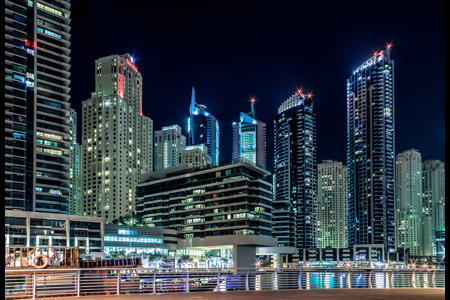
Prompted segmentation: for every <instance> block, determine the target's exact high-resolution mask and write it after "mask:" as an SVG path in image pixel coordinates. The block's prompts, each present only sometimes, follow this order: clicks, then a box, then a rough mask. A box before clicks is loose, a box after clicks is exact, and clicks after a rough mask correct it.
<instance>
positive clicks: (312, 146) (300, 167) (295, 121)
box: [273, 91, 318, 248]
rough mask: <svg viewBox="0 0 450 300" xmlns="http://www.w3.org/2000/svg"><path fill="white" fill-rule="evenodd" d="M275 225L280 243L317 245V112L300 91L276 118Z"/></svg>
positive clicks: (308, 98)
mask: <svg viewBox="0 0 450 300" xmlns="http://www.w3.org/2000/svg"><path fill="white" fill-rule="evenodd" d="M274 148H275V149H274V184H273V189H274V203H273V205H274V213H273V214H274V224H273V232H274V235H275V236H276V237H278V244H279V246H291V247H297V248H316V247H317V238H318V236H317V205H316V180H317V162H316V113H315V110H314V109H313V102H312V99H311V94H309V95H305V94H304V93H301V91H299V92H298V93H296V94H295V95H292V96H291V97H289V98H288V99H287V100H286V101H285V102H283V104H282V105H281V106H280V107H279V109H278V115H277V116H276V117H275V120H274Z"/></svg>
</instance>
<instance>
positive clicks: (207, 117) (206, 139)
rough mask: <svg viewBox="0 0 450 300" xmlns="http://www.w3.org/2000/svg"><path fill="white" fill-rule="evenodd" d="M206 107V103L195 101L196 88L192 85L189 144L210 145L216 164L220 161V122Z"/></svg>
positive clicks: (209, 152) (209, 148) (209, 149)
mask: <svg viewBox="0 0 450 300" xmlns="http://www.w3.org/2000/svg"><path fill="white" fill-rule="evenodd" d="M205 109H206V106H205V105H202V104H198V103H197V102H195V90H194V87H192V95H191V106H190V108H189V113H190V116H189V119H188V145H189V146H191V145H199V144H204V145H205V146H206V147H208V154H209V156H211V163H212V164H213V165H215V164H218V163H219V122H218V121H217V120H216V118H215V117H214V116H213V115H212V114H210V113H209V112H207V111H206V110H205Z"/></svg>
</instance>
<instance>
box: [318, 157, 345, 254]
mask: <svg viewBox="0 0 450 300" xmlns="http://www.w3.org/2000/svg"><path fill="white" fill-rule="evenodd" d="M317 206H318V207H319V222H318V224H319V246H320V248H327V247H330V248H347V246H348V237H347V233H348V232H347V231H348V228H347V222H348V193H347V167H346V166H344V165H342V163H341V162H337V161H332V160H325V161H324V162H323V163H321V164H319V165H318V174H317Z"/></svg>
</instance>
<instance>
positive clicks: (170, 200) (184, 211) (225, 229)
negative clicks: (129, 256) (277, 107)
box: [136, 162, 277, 267]
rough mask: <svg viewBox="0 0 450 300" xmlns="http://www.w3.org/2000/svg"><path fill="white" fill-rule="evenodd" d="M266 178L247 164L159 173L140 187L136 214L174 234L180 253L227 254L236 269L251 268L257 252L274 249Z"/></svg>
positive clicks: (183, 168) (251, 165)
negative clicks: (216, 252)
mask: <svg viewBox="0 0 450 300" xmlns="http://www.w3.org/2000/svg"><path fill="white" fill-rule="evenodd" d="M269 175H270V173H268V172H267V171H265V170H263V169H261V168H259V167H257V166H255V165H253V164H249V163H245V162H238V163H234V164H230V165H224V166H220V167H215V168H206V169H202V170H195V169H192V168H190V167H186V166H178V167H174V168H171V169H166V170H163V171H157V172H154V173H150V174H147V175H145V176H143V178H142V182H141V183H140V184H139V185H138V188H137V195H138V201H137V202H136V211H137V212H138V214H140V215H142V216H143V219H144V221H145V222H146V223H147V224H149V225H151V226H155V227H162V228H168V229H175V230H177V232H178V249H190V250H208V249H210V250H212V249H222V250H225V249H229V250H230V251H232V252H233V259H234V262H233V263H234V266H235V267H236V264H237V265H239V266H240V267H243V266H247V265H248V264H249V263H250V264H251V265H254V261H255V257H256V247H258V246H270V247H273V246H276V244H277V242H276V239H275V238H273V237H272V223H273V222H272V186H271V184H270V183H268V182H266V181H265V177H266V176H269ZM243 257H244V258H243Z"/></svg>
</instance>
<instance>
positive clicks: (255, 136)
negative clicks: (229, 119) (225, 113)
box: [232, 99, 266, 168]
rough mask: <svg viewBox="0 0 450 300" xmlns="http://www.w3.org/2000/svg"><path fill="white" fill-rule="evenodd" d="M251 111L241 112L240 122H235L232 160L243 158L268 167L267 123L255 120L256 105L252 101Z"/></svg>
mask: <svg viewBox="0 0 450 300" xmlns="http://www.w3.org/2000/svg"><path fill="white" fill-rule="evenodd" d="M251 103H252V104H251V111H250V112H249V113H243V112H241V117H240V119H239V122H233V153H232V159H233V160H235V159H239V158H243V159H245V160H246V161H248V162H250V163H252V164H255V165H258V166H260V167H262V168H265V167H266V123H264V122H261V121H259V120H257V119H256V118H255V110H254V103H255V100H254V99H252V100H251Z"/></svg>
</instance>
